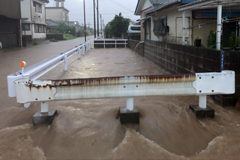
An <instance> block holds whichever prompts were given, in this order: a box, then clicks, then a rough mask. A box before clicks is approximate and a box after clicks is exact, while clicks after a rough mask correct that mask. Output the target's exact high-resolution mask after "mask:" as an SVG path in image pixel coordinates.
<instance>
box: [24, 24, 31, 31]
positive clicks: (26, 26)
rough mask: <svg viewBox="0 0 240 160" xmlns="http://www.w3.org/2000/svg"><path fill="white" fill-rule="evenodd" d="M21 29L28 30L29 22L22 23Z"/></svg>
mask: <svg viewBox="0 0 240 160" xmlns="http://www.w3.org/2000/svg"><path fill="white" fill-rule="evenodd" d="M22 30H23V31H30V24H22Z"/></svg>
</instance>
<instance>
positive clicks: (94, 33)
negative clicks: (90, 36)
mask: <svg viewBox="0 0 240 160" xmlns="http://www.w3.org/2000/svg"><path fill="white" fill-rule="evenodd" d="M95 10H96V8H95V0H93V15H94V38H96V37H97V35H96V17H95V16H96V14H95Z"/></svg>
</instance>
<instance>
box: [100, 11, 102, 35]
mask: <svg viewBox="0 0 240 160" xmlns="http://www.w3.org/2000/svg"><path fill="white" fill-rule="evenodd" d="M100 22H101V23H100V24H101V34H102V15H101V14H100Z"/></svg>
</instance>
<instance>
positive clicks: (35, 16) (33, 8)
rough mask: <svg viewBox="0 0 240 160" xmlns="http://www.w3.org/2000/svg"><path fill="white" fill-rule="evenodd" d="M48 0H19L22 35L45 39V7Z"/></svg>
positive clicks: (30, 39) (27, 37)
mask: <svg viewBox="0 0 240 160" xmlns="http://www.w3.org/2000/svg"><path fill="white" fill-rule="evenodd" d="M47 3H49V0H21V17H22V20H21V21H22V37H23V39H26V40H27V41H32V40H34V39H46V9H45V5H46V4H47Z"/></svg>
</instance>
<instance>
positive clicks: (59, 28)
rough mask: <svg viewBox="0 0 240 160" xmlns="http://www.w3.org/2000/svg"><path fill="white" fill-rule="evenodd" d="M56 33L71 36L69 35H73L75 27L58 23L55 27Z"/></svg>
mask: <svg viewBox="0 0 240 160" xmlns="http://www.w3.org/2000/svg"><path fill="white" fill-rule="evenodd" d="M57 31H58V32H59V33H68V34H71V35H75V33H76V27H75V26H67V25H66V24H65V23H60V24H59V25H58V26H57Z"/></svg>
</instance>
